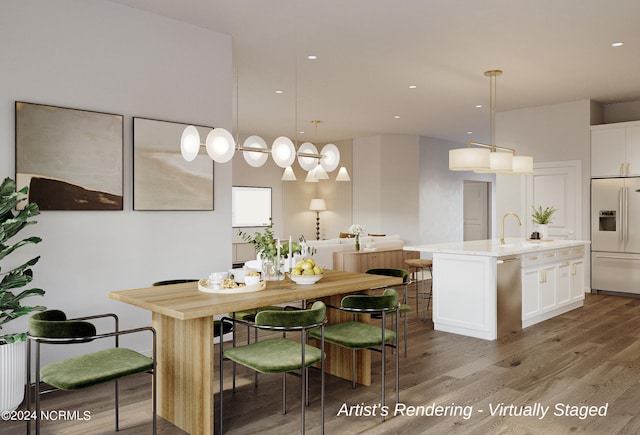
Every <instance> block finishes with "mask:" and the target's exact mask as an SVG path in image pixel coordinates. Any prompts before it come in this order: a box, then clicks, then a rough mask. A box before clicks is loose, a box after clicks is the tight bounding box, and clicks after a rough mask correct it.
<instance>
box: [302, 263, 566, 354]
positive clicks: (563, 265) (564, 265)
mask: <svg viewBox="0 0 640 435" xmlns="http://www.w3.org/2000/svg"><path fill="white" fill-rule="evenodd" d="M568 265H569V262H568V261H565V262H564V263H562V267H567V266H568ZM300 361H302V360H300Z"/></svg>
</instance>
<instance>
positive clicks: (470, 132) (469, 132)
mask: <svg viewBox="0 0 640 435" xmlns="http://www.w3.org/2000/svg"><path fill="white" fill-rule="evenodd" d="M467 134H473V132H472V131H468V132H467ZM300 361H302V360H300Z"/></svg>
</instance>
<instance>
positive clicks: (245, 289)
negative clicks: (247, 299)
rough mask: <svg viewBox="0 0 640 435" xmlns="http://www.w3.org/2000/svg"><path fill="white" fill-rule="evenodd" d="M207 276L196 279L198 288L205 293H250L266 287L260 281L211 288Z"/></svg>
mask: <svg viewBox="0 0 640 435" xmlns="http://www.w3.org/2000/svg"><path fill="white" fill-rule="evenodd" d="M207 281H208V279H207V278H202V279H201V280H200V281H198V290H200V291H201V292H205V293H217V294H227V295H230V294H236V293H251V292H259V291H261V290H264V289H266V288H267V284H266V283H265V282H264V281H260V282H259V283H257V284H253V285H245V286H242V287H236V288H221V287H220V288H213V287H211V286H210V285H209V284H208V282H207Z"/></svg>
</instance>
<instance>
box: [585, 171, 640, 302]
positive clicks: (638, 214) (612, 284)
mask: <svg viewBox="0 0 640 435" xmlns="http://www.w3.org/2000/svg"><path fill="white" fill-rule="evenodd" d="M591 288H592V290H596V291H609V292H622V293H637V294H640V178H603V179H593V180H591Z"/></svg>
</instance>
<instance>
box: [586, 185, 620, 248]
mask: <svg viewBox="0 0 640 435" xmlns="http://www.w3.org/2000/svg"><path fill="white" fill-rule="evenodd" d="M624 181H625V180H624V178H603V179H600V180H591V243H592V245H591V249H592V250H594V251H608V252H619V251H622V249H623V240H622V239H623V232H622V225H623V220H622V204H623V200H624Z"/></svg>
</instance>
